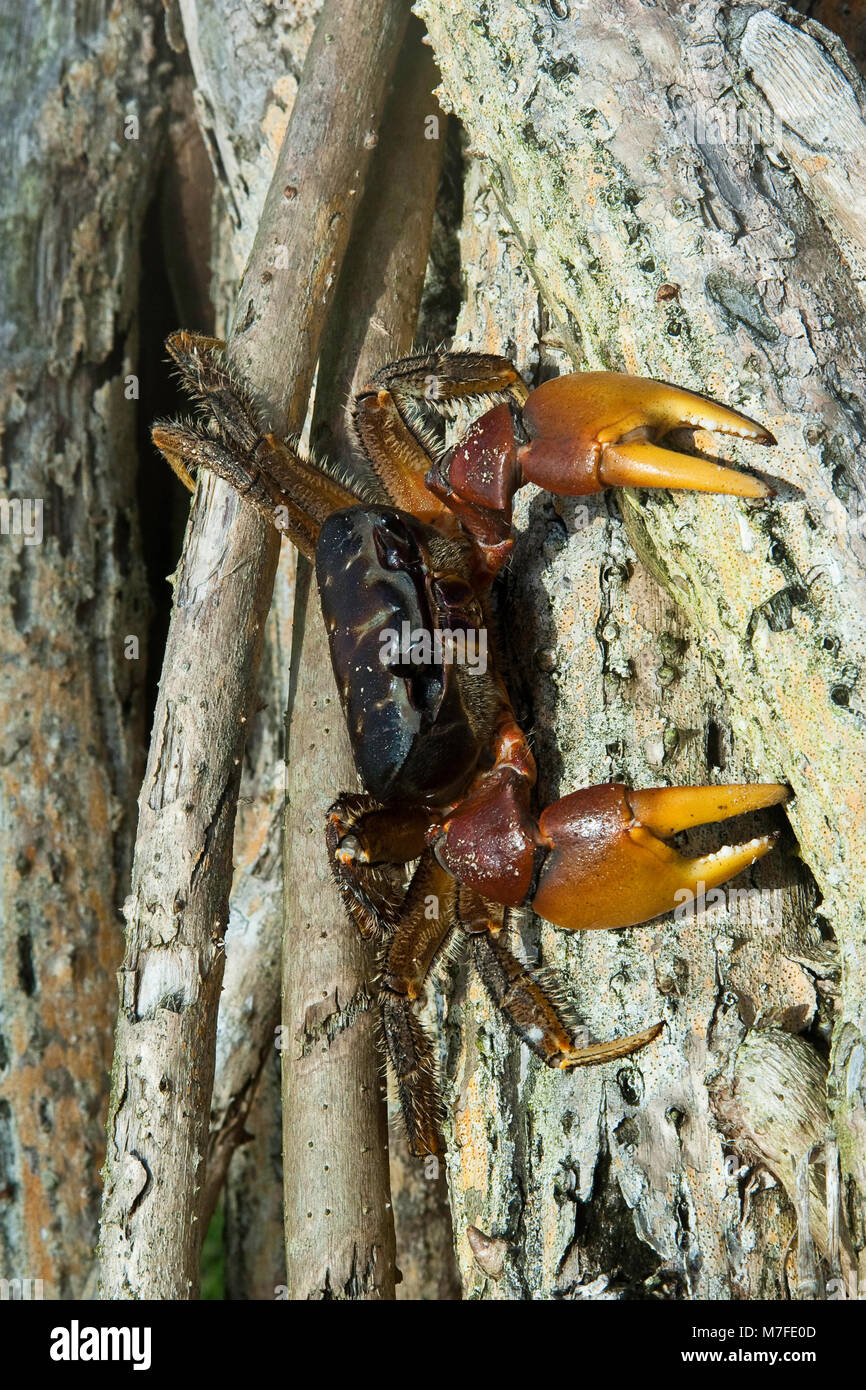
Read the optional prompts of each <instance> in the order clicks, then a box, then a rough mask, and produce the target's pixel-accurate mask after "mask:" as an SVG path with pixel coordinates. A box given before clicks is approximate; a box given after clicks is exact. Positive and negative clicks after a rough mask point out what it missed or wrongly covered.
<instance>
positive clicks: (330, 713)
mask: <svg viewBox="0 0 866 1390" xmlns="http://www.w3.org/2000/svg"><path fill="white" fill-rule="evenodd" d="M418 28H419V26H417V25H416V26H414V27H413V30H412V31H411V32H410V35H409V36H407V44H406V47H405V49H404V53H403V55H402V57H401V63H400V71H399V74H398V79H397V82H396V83H395V89H394V92H393V94H392V99H391V102H390V104H389V107H388V111H387V116H386V125H385V128H384V130H383V134H382V138H381V140H380V144H379V149H378V151H377V155H376V160H375V162H374V168H373V175H372V177H371V182H370V188H369V193H368V196H367V199H366V201H365V204H364V208H363V210H362V213H361V215H360V216H359V220H358V226H357V232H356V235H355V238H354V239H353V243H352V246H351V248H350V252H349V256H348V258H347V261H346V265H345V267H344V272H343V278H342V281H341V284H340V290H339V294H338V298H337V302H336V304H335V308H334V314H333V318H332V327H331V329H330V330H329V333H328V339H327V342H326V343H325V344H323V349H322V363H321V369H320V373H321V374H320V381H319V385H318V387H317V392H316V408H315V414H314V418H313V430H312V438H313V441H314V443H315V444H316V445H317V446H318V447H320V448H322V449H323V450H328V451H329V452H333V453H335V454H336V453H337V452H340V453H342V454H343V455H344V456H346V455H347V453H348V448H349V446H348V442H347V439H346V435H345V430H344V420H343V410H344V403H345V400H346V395H347V392H349V391H351V390H354V389H357V388H358V387H360V386H362V385H363V384H364V383H365V382H366V380H367V379H368V378H369V376H370V375H371V373H372V372H373V371H374V370H375V369H376V368H377V367H378V366H381V365H382V364H383V363H384V362H386V361H389V360H392V359H393V358H395V357H399V356H400V355H401V354H403V353H405V352H406V351H408V350H409V348H410V347H411V345H412V341H413V337H414V333H415V327H416V323H417V318H418V306H419V303H420V299H421V289H422V286H423V283H424V273H425V270H426V266H427V254H428V248H429V243H430V228H431V224H432V218H433V204H434V200H435V194H436V185H437V175H438V170H439V150H440V145H439V142H438V141H437V140H436V139H430V138H429V133H430V132H429V130H428V131H425V121H426V119H427V118H428V117H429V116H431V115H434V116H436V114H437V111H438V108H437V106H436V103H435V101H434V99H433V98H432V96H431V95H430V93H431V89H432V86H433V82H434V80H435V79H434V69H433V65H432V62H431V61H430V57H429V53H427V52H426V51H425V50H423V49H422V48H421V45H420V42H419V33H418ZM425 135H427V137H428V138H425ZM299 594H300V595H301V596H302V606H301V605H299V606H298V607H297V608H296V622H295V629H294V643H293V652H292V680H293V687H294V695H293V700H292V704H291V707H290V722H289V727H288V733H287V744H288V752H287V763H288V815H287V824H286V907H285V931H284V951H283V1001H284V1003H283V1022H284V1029H283V1124H284V1142H283V1154H284V1176H285V1221H286V1262H287V1281H288V1289H289V1294H290V1297H292V1298H324V1297H326V1298H355V1299H357V1298H361V1299H378V1298H393V1297H394V1233H393V1217H392V1213H391V1203H390V1185H389V1182H388V1165H387V1148H388V1128H387V1116H386V1112H385V1107H384V1102H383V1099H382V1094H381V1093H382V1074H381V1072H382V1059H381V1054H380V1052H379V1049H378V1047H377V1028H376V1022H375V1017H374V1014H373V1013H372V1012H371V1007H372V1004H373V1000H374V985H373V976H374V970H375V963H374V961H373V960H372V959H371V954H370V952H369V951H368V950H367V948H365V947H364V946H363V944H362V943H361V941H360V939H359V938H358V936H357V933H356V932H355V931H354V929H353V928H352V927H351V926H350V925H349V923H348V922H347V920H346V916H345V911H344V908H343V906H342V903H341V900H340V897H339V894H338V892H337V890H336V887H335V884H334V882H333V880H332V877H331V873H330V869H329V866H328V862H327V856H326V853H325V846H324V839H323V827H324V818H325V811H326V810H327V808H328V806H329V805H330V803H331V802H332V801H333V800H334V798H335V796H336V795H337V794H338V793H339V792H340V791H341V790H344V789H349V790H353V789H355V788H356V787H357V785H358V783H357V774H356V772H355V769H354V763H353V760H352V756H351V751H350V749H349V744H348V739H347V736H346V732H345V729H344V725H343V717H342V713H341V710H340V704H339V699H338V696H337V693H336V689H335V686H334V679H333V674H332V670H331V662H330V655H329V652H328V646H327V640H326V637H325V630H324V624H323V623H322V619H321V614H320V612H319V604H318V600H317V599H316V598H315V597H314V596H313V597H311V599H310V602H309V604H308V605H307V604H305V603H303V591H302V590H301V585H300V569H299Z"/></svg>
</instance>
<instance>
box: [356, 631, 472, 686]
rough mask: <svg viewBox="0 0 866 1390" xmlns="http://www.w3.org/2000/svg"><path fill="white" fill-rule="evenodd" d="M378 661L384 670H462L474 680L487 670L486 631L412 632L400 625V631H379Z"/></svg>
mask: <svg viewBox="0 0 866 1390" xmlns="http://www.w3.org/2000/svg"><path fill="white" fill-rule="evenodd" d="M379 642H380V651H379V660H380V661H381V662H382V665H383V666H465V667H466V670H467V671H468V672H469V673H470V674H471V675H473V676H483V675H484V673H485V671H486V670H487V629H486V628H484V627H470V628H457V629H456V631H452V630H451V628H449V627H445V628H436V630H435V631H434V632H430V631H428V629H427V628H423V627H418V628H413V627H412V624H411V623H409V622H403V623H402V624H401V627H400V631H399V632H397V631H395V629H394V628H392V627H386V628H383V629H382V632H381V633H380V636H379Z"/></svg>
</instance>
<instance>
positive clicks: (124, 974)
mask: <svg viewBox="0 0 866 1390" xmlns="http://www.w3.org/2000/svg"><path fill="white" fill-rule="evenodd" d="M337 8H338V9H339V15H338V14H337V12H336V11H337ZM362 9H363V13H360V11H361V10H362ZM404 17H405V15H404V8H403V6H402V4H400V3H398V0H393V3H389V0H382V4H381V5H370V4H367V5H366V6H364V7H361V6H360V5H359V6H357V7H354V6H346V5H342V6H340V7H335V6H334V5H333V4H332V5H328V6H326V8H325V10H324V11H323V14H322V16H321V17H320V22H319V25H318V26H317V30H316V35H315V36H314V39H313V43H312V45H311V48H310V51H309V54H308V56H307V62H306V64H305V78H304V80H303V81H302V83H301V87H300V89H299V92H298V97H297V99H296V102H295V106H294V108H293V111H292V118H291V121H290V124H289V129H288V131H287V133H286V137H285V140H284V142H283V145H282V148H281V151H280V157H279V159H278V161H277V165H276V170H275V174H274V178H273V180H272V183H271V186H270V190H269V193H268V196H267V198H266V201H265V206H264V211H263V214H262V220H261V223H260V225H259V229H258V232H257V234H256V239H255V242H254V245H253V249H252V252H251V255H250V260H249V263H248V265H247V270H246V273H245V278H244V281H243V283H242V285H241V288H240V292H239V296H238V301H237V306H236V314H235V320H234V324H233V328H232V334H231V337H230V340H229V349H228V350H229V355H230V358H231V359H232V361H233V362H234V364H235V365H236V366H237V367H239V368H240V369H241V371H242V372H243V373H244V375H245V376H246V378H247V379H248V380H249V381H250V382H251V383H252V385H253V387H254V388H255V389H257V390H258V392H259V393H260V395H261V398H262V400H263V401H265V402H266V403H267V413H268V422H269V424H270V426H271V427H272V428H273V429H275V430H277V431H278V432H282V433H286V432H288V431H290V430H292V429H294V430H297V429H299V428H300V426H301V425H302V423H303V419H304V415H305V413H306V407H307V401H308V398H309V392H310V386H311V384H312V379H313V372H314V368H315V362H316V359H317V356H318V345H319V339H320V336H321V333H322V331H323V327H324V323H325V320H326V318H327V313H328V310H329V308H330V305H331V301H332V298H333V288H334V285H335V282H336V277H337V274H338V272H339V267H340V264H341V261H342V257H343V254H344V251H345V248H346V245H347V243H348V239H349V234H350V230H351V224H352V221H353V217H354V213H355V209H356V206H357V203H358V201H359V200H360V196H361V192H362V189H363V182H364V177H365V173H366V169H367V166H368V164H369V160H370V151H371V144H370V140H369V136H370V132H371V131H375V130H376V129H377V128H378V123H379V119H380V115H381V109H382V106H383V104H384V91H385V87H386V83H387V76H388V71H389V58H390V55H391V54H392V53H393V50H394V47H395V34H397V33H399V30H400V27H401V24H402V22H403V20H404ZM349 34H351V41H349V38H348V35H349ZM277 555H278V537H277V534H276V532H274V531H273V529H272V528H268V527H266V526H265V524H264V522H263V521H262V519H261V518H260V517H259V516H258V515H256V513H255V512H254V511H253V510H252V509H251V508H245V507H243V505H242V504H241V503H240V501H239V499H238V498H237V496H236V495H235V494H234V493H232V491H231V489H229V488H228V487H226V486H224V485H223V484H221V483H219V482H217V481H215V480H213V479H212V478H209V479H206V480H204V481H203V482H202V484H201V486H200V487H199V488H198V489H197V493H196V498H195V501H194V503H193V509H192V514H191V520H190V527H189V530H188V533H187V541H186V546H185V551H184V556H183V558H182V561H181V564H180V567H179V571H178V577H177V580H176V591H175V593H176V598H175V608H174V612H173V615H172V622H171V627H170V630H169V636H168V642H167V645H166V655H165V662H164V668H163V679H162V682H161V686H160V695H159V700H158V703H157V708H156V714H155V718H154V730H155V735H154V739H153V742H152V745H151V750H150V756H149V760H148V767H147V771H146V773H145V781H144V786H143V789H142V794H141V797H140V799H139V832H138V839H137V842H136V856H135V863H134V867H133V885H132V894H131V897H130V899H129V901H128V903H127V908H126V913H127V921H128V924H129V930H128V934H127V952H126V957H125V960H124V965H123V968H122V970H121V975H120V985H121V1007H120V1013H119V1018H118V1026H117V1035H116V1041H115V1060H114V1069H113V1079H112V1104H111V1111H110V1116H109V1152H108V1159H107V1162H106V1189H105V1201H104V1207H103V1223H102V1247H101V1259H102V1276H101V1292H102V1295H103V1297H108V1298H129V1297H139V1298H143V1297H153V1298H186V1297H190V1296H194V1294H195V1291H196V1289H197V1281H198V1258H199V1249H200V1244H201V1234H202V1232H201V1230H200V1215H201V1209H202V1208H201V1200H202V1199H201V1195H200V1194H201V1189H202V1178H203V1176H204V1174H203V1164H204V1156H205V1151H206V1145H207V1133H208V1119H209V1112H210V1100H211V1090H212V1084H213V1059H214V1044H215V1034H216V1019H217V1005H218V1001H219V993H220V986H221V981H222V974H223V939H222V937H223V932H224V930H225V925H226V921H227V917H228V893H229V885H230V882H231V847H232V833H233V827H234V816H235V803H236V798H237V789H238V782H239V777H240V765H241V758H242V754H243V746H244V740H245V725H246V723H247V720H248V719H249V716H250V714H251V713H252V698H253V695H254V691H255V683H256V670H257V666H258V659H259V655H260V649H261V638H262V629H263V624H264V619H265V616H266V613H267V608H268V604H269V601H270V596H271V591H272V587H273V577H274V569H275V566H276V560H277Z"/></svg>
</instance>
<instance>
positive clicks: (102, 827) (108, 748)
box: [0, 0, 170, 1298]
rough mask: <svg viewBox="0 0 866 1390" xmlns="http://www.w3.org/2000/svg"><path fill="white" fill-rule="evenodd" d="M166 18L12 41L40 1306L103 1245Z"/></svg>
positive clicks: (2, 909)
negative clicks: (146, 268)
mask: <svg viewBox="0 0 866 1390" xmlns="http://www.w3.org/2000/svg"><path fill="white" fill-rule="evenodd" d="M161 16H162V9H161V6H160V5H159V4H157V3H150V4H145V5H141V4H138V5H133V4H131V3H127V0H123V3H120V4H117V3H114V4H108V3H102V2H101V0H95V3H93V4H90V5H88V6H86V7H81V6H78V7H76V6H68V5H62V4H46V5H40V6H24V7H16V6H9V5H7V6H5V7H4V14H3V17H2V21H0V63H2V87H3V91H4V94H5V99H4V103H3V113H2V119H0V144H2V149H3V168H4V171H5V173H4V181H3V184H4V196H5V200H6V203H5V209H4V220H3V226H4V248H3V258H2V272H0V274H2V280H0V299H2V321H3V324H4V344H3V371H2V384H0V415H2V421H3V425H2V428H3V479H2V497H0V506H2V508H3V514H2V524H0V532H2V534H0V593H2V595H3V632H4V657H5V661H4V664H3V668H2V674H0V706H2V710H3V713H2V752H0V803H2V806H0V827H2V829H0V865H2V869H0V875H2V882H0V940H2V960H0V978H2V998H0V1015H2V1019H3V1025H2V1037H0V1076H2V1080H0V1194H2V1200H0V1274H2V1276H3V1277H4V1278H9V1279H13V1280H15V1279H20V1280H25V1281H26V1280H37V1279H38V1280H42V1290H41V1292H42V1294H43V1296H44V1297H46V1298H71V1297H80V1296H81V1293H82V1289H83V1286H84V1282H85V1279H86V1276H87V1273H88V1271H89V1268H90V1265H91V1262H92V1251H93V1246H94V1244H95V1240H96V1233H97V1218H98V1209H99V1206H98V1204H99V1168H100V1166H101V1163H102V1156H103V1153H104V1148H105V1135H104V1119H105V1103H106V1070H107V1067H108V1065H109V1062H110V1038H111V1018H112V1015H113V1013H114V1010H115V971H116V968H117V965H118V963H119V960H120V954H121V950H122V935H121V931H120V919H119V914H118V909H119V906H120V903H121V902H122V901H123V898H124V897H125V894H126V886H127V883H128V874H129V864H130V857H131V849H132V837H133V834H134V828H135V793H136V784H137V783H138V781H139V780H140V776H141V766H142V763H141V739H142V735H143V713H144V709H143V689H144V677H143V672H144V667H145V658H146V637H145V634H146V628H147V619H148V613H147V598H146V593H145V583H144V571H143V566H142V558H141V540H140V533H139V525H138V514H137V503H136V490H135V488H136V469H137V439H136V428H137V412H138V404H137V402H138V395H139V391H138V377H137V376H136V375H135V373H137V371H138V362H137V354H138V342H137V338H138V293H139V272H140V263H139V242H140V239H141V235H142V224H143V219H144V213H145V209H146V206H147V202H148V199H149V198H150V197H151V195H152V193H153V189H154V170H155V168H156V166H157V162H158V160H157V155H158V151H159V149H160V145H161V141H162V138H163V135H164V121H163V117H162V109H163V106H164V103H165V100H166V97H167V95H168V78H169V75H170V68H169V67H167V65H166V64H165V58H166V53H165V50H164V47H163V46H162V41H161V23H162V19H161ZM23 75H26V81H25V82H23V81H22V76H23ZM7 508H8V511H7ZM22 508H23V511H22ZM25 1296H26V1295H25ZM31 1296H32V1297H36V1296H37V1294H36V1293H34V1292H32V1286H31Z"/></svg>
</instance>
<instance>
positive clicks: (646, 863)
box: [532, 783, 789, 930]
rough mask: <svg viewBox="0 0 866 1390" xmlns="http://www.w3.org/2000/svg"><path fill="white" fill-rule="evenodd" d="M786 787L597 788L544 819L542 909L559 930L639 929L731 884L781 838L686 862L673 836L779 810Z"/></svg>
mask: <svg viewBox="0 0 866 1390" xmlns="http://www.w3.org/2000/svg"><path fill="white" fill-rule="evenodd" d="M788 795H789V792H788V788H787V787H785V786H781V785H778V784H777V783H764V784H755V785H752V786H727V787H653V788H650V789H648V790H645V791H633V790H632V789H631V788H630V787H626V786H623V785H621V784H619V783H611V784H608V785H605V786H600V787H587V788H586V790H584V791H579V792H573V793H572V795H571V796H565V797H563V798H562V800H561V801H556V802H554V803H553V805H552V806H548V808H547V810H546V811H544V812H542V814H541V816H540V818H539V823H538V824H539V831H540V839H541V842H542V844H543V845H545V846H546V847H547V849H548V854H547V857H546V859H545V860H544V863H543V865H542V868H541V873H540V875H539V879H538V887H537V891H536V893H535V897H534V898H533V900H532V906H533V908H534V909H535V911H536V912H538V913H539V914H540V916H542V917H546V918H547V920H548V921H549V922H553V923H554V924H555V925H556V926H558V927H565V928H567V929H570V930H580V929H582V928H585V927H633V926H636V925H637V924H638V923H639V922H648V921H649V920H650V918H652V917H658V916H659V915H660V914H661V913H663V912H670V911H671V910H672V909H673V908H674V907H676V906H677V905H678V904H681V903H685V902H686V901H688V900H689V899H691V900H694V899H696V898H698V897H700V896H701V895H703V894H704V893H706V892H707V891H708V890H709V889H712V888H717V887H719V885H720V884H722V883H726V882H727V880H728V879H730V878H733V877H734V875H735V874H738V873H739V872H740V871H741V870H742V869H745V868H747V867H748V866H749V865H750V864H753V863H754V862H755V860H756V859H760V858H761V857H762V856H763V855H765V854H766V853H767V852H768V851H769V850H770V849H772V847H773V843H774V841H775V839H776V836H775V835H772V834H770V835H761V836H759V837H758V838H757V839H754V840H750V841H749V842H748V843H747V844H743V845H726V846H724V847H723V848H722V849H719V850H716V851H715V852H714V853H712V854H706V855H702V856H700V857H699V858H695V859H686V858H685V857H684V856H683V855H681V854H680V853H679V852H678V851H677V850H675V849H674V848H673V847H672V846H671V845H668V844H665V841H664V839H663V838H662V837H663V836H666V835H673V834H675V833H676V832H677V831H678V830H686V829H688V828H689V827H690V826H693V825H703V824H705V823H706V822H708V821H715V820H725V819H727V818H728V817H729V816H737V815H741V814H743V813H745V812H748V811H757V810H760V809H762V808H763V807H765V806H776V805H778V804H779V802H781V801H785V800H786V799H787V797H788Z"/></svg>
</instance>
